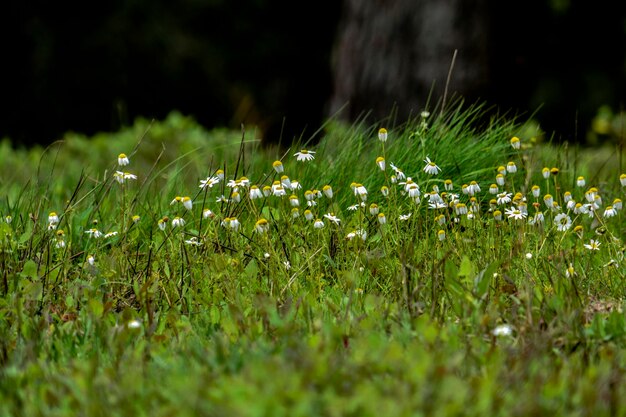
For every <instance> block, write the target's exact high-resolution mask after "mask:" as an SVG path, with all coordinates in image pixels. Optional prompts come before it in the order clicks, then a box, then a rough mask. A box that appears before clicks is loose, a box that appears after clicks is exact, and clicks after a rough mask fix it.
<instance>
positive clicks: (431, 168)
mask: <svg viewBox="0 0 626 417" xmlns="http://www.w3.org/2000/svg"><path fill="white" fill-rule="evenodd" d="M424 163H426V166H425V167H424V172H425V173H427V174H428V175H437V174H439V172H440V171H441V168H439V167H438V166H437V164H435V163H434V162H433V161H431V160H430V158H429V157H426V159H424Z"/></svg>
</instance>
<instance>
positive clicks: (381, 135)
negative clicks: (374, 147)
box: [378, 127, 387, 143]
mask: <svg viewBox="0 0 626 417" xmlns="http://www.w3.org/2000/svg"><path fill="white" fill-rule="evenodd" d="M378 140H379V141H381V142H383V143H384V142H387V129H385V128H384V127H381V128H380V129H379V130H378Z"/></svg>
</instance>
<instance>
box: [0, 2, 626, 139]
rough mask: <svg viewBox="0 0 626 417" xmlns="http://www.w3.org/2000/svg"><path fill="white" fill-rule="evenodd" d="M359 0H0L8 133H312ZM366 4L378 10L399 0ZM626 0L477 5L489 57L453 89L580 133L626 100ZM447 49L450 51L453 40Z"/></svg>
mask: <svg viewBox="0 0 626 417" xmlns="http://www.w3.org/2000/svg"><path fill="white" fill-rule="evenodd" d="M357 1H358V0H345V1H344V2H340V1H331V0H318V1H315V2H296V1H287V0H272V1H270V0H240V1H233V0H230V1H228V0H180V1H165V0H151V1H147V0H125V1H123V0H110V1H94V2H74V1H70V2H48V1H23V2H10V3H9V4H4V5H3V6H2V7H3V9H4V10H3V11H2V13H1V16H2V17H0V31H1V32H0V39H1V42H2V45H1V46H2V51H1V54H2V60H1V68H2V72H1V74H0V99H1V100H0V103H1V104H0V106H1V107H0V137H10V138H11V139H12V140H13V141H14V142H16V143H22V144H33V143H42V144H45V143H50V142H52V141H54V140H55V139H58V137H60V136H61V135H62V134H63V133H64V132H66V131H69V130H72V131H76V132H82V133H85V134H93V133H95V132H98V131H111V130H117V129H119V128H120V127H121V126H124V125H127V124H130V123H132V121H133V119H134V118H135V117H138V116H143V117H149V118H152V117H154V118H157V119H161V118H164V117H165V116H166V115H167V114H168V113H169V112H170V111H172V110H174V109H176V110H179V111H181V112H182V113H184V114H189V115H192V116H194V117H195V118H196V119H197V120H198V121H200V122H201V123H202V124H204V125H205V126H207V127H216V126H229V127H238V126H239V125H240V124H241V123H246V124H256V125H259V126H260V127H261V130H262V131H263V132H264V136H265V138H264V139H265V140H268V141H276V140H278V137H279V136H280V135H281V134H282V136H283V137H284V138H285V139H286V140H289V139H291V138H292V137H293V136H299V135H300V134H302V133H303V132H305V135H306V134H307V133H312V132H313V131H314V130H316V129H317V128H318V127H319V126H320V125H321V124H322V123H323V120H324V118H326V117H327V116H328V115H329V113H330V112H331V106H330V102H331V98H332V97H333V94H334V92H335V90H336V89H335V86H334V78H333V77H334V74H335V72H334V69H333V68H335V67H336V66H337V54H336V51H337V45H338V43H339V40H340V38H341V36H342V35H341V30H340V29H341V27H342V25H345V22H346V19H347V14H350V13H351V12H350V10H351V9H350V7H348V6H347V5H349V4H350V3H351V2H353V3H354V2H357ZM371 1H372V2H374V4H375V6H376V7H380V10H381V11H384V10H385V7H386V6H387V4H386V3H393V0H391V1H389V2H386V1H382V0H371ZM398 1H401V0H398ZM439 1H445V0H439ZM625 3H626V2H621V1H606V0H598V1H594V2H589V1H574V0H570V1H568V0H552V1H535V0H530V1H526V2H502V1H488V0H484V1H480V2H476V9H475V11H478V12H480V13H479V14H476V13H474V14H475V15H477V16H478V15H479V16H480V21H479V22H477V24H473V23H474V22H473V21H472V20H471V19H477V18H476V17H472V16H473V15H469V14H468V19H469V20H468V21H466V22H464V26H463V30H466V31H467V30H477V31H478V30H479V31H482V32H481V33H484V38H482V39H484V43H483V42H482V41H481V47H484V48H483V49H484V51H485V53H486V55H485V59H482V60H481V61H480V64H477V65H480V66H481V70H482V72H481V73H482V74H483V78H482V79H481V82H480V83H476V85H464V86H461V87H459V89H458V90H459V91H461V92H465V93H466V97H467V99H468V101H472V100H486V101H487V102H488V103H489V104H492V105H497V107H498V109H500V111H502V112H507V111H508V112H509V113H510V114H520V113H522V114H530V113H532V112H533V111H535V110H536V109H537V108H538V107H539V106H542V107H541V109H540V110H539V112H538V113H537V115H536V118H537V119H538V120H539V121H540V122H541V125H542V128H543V129H544V130H547V131H557V132H558V136H559V137H560V138H565V139H570V140H571V139H576V138H578V139H581V138H584V133H583V134H581V133H580V132H585V131H586V130H588V129H589V128H590V125H591V120H592V118H593V117H594V115H595V114H596V112H597V111H598V108H599V107H600V106H602V105H609V106H611V107H612V108H613V109H614V111H619V110H620V109H621V108H622V107H623V105H624V98H625V96H626V94H625V91H626V10H625V9H626V6H625ZM464 4H465V5H467V4H472V2H471V1H470V2H466V3H464ZM454 7H457V6H454ZM429 10H430V9H429V8H426V9H425V11H424V12H423V13H425V14H426V15H427V14H428V13H429ZM381 13H383V12H381ZM463 13H465V12H463ZM460 16H464V14H461V15H460ZM348 17H349V16H348ZM356 18H357V19H364V18H367V16H357V17H356ZM400 29H402V28H400ZM402 30H405V31H406V32H407V33H410V32H411V31H412V30H413V29H412V28H410V27H407V28H404V29H402ZM408 38H409V39H413V38H411V37H408ZM415 39H416V42H418V43H419V42H421V43H423V44H424V45H428V43H429V39H423V37H422V38H415ZM461 43H462V42H461ZM458 48H459V50H460V52H459V53H460V54H462V53H463V52H464V51H466V50H467V48H466V46H465V45H459V46H458ZM435 52H437V51H435ZM441 54H443V56H445V57H446V59H448V60H449V58H450V57H451V51H450V50H449V49H448V50H443V51H441ZM459 62H463V61H462V60H461V61H459ZM379 65H385V63H384V62H382V63H379ZM412 65H420V63H419V62H418V63H412ZM356 70H357V71H358V69H356ZM459 71H460V72H461V73H462V71H463V68H460V69H459ZM443 78H445V74H443ZM338 82H341V80H338ZM466 84H468V83H466ZM440 86H441V84H440ZM422 95H423V94H422ZM383 96H384V92H383V93H379V94H377V96H376V97H372V98H371V99H372V100H375V101H376V102H377V103H383V104H384V106H383V108H386V107H387V106H386V104H387V103H389V106H388V107H389V110H388V111H391V107H392V106H393V103H394V102H395V101H394V97H383ZM416 100H417V102H418V103H425V100H426V98H425V97H422V96H418V97H417V98H416ZM360 106H361V107H362V108H356V109H353V110H352V111H351V112H348V113H347V114H344V115H342V117H344V118H347V119H354V118H356V117H357V116H356V115H357V114H359V113H361V112H363V111H367V110H368V106H369V104H368V102H367V101H365V102H363V103H360ZM372 107H373V106H372ZM385 111H387V110H385ZM384 116H385V113H381V111H378V113H373V114H371V116H370V117H371V118H372V120H371V121H372V122H374V121H375V120H377V119H380V118H382V117H384ZM576 129H577V130H578V134H576ZM281 132H282V133H281Z"/></svg>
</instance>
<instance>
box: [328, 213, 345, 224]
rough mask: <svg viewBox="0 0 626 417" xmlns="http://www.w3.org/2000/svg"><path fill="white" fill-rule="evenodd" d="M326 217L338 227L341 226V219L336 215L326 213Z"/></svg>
mask: <svg viewBox="0 0 626 417" xmlns="http://www.w3.org/2000/svg"><path fill="white" fill-rule="evenodd" d="M324 217H325V218H327V219H328V220H330V221H331V222H333V223H335V224H336V225H339V222H341V219H339V218H338V217H337V216H335V215H334V213H326V214H324Z"/></svg>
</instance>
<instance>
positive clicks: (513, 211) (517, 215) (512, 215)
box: [504, 207, 527, 220]
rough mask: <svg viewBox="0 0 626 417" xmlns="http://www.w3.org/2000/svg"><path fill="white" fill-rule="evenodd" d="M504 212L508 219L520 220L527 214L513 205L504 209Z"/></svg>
mask: <svg viewBox="0 0 626 417" xmlns="http://www.w3.org/2000/svg"><path fill="white" fill-rule="evenodd" d="M504 214H506V215H507V217H508V218H509V219H515V220H522V219H525V218H526V216H527V214H526V213H524V212H523V211H521V210H520V209H518V208H515V207H512V208H510V209H506V210H504Z"/></svg>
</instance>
